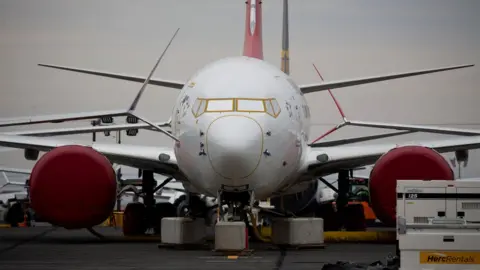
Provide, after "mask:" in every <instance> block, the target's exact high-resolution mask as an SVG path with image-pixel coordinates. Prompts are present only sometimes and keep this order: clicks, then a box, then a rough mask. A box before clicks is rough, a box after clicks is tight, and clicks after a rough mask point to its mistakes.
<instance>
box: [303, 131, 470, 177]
mask: <svg viewBox="0 0 480 270" xmlns="http://www.w3.org/2000/svg"><path fill="white" fill-rule="evenodd" d="M406 145H419V146H425V147H429V148H432V149H434V150H436V151H437V152H439V153H446V152H453V151H456V150H469V149H478V148H480V136H474V137H460V138H454V139H444V140H435V141H429V142H423V143H403V144H392V143H387V144H378V145H362V146H336V147H326V148H311V147H310V148H309V153H308V154H307V158H306V162H305V163H304V164H303V166H302V171H303V172H304V173H306V174H307V175H311V176H314V177H315V176H324V175H328V174H331V173H336V172H338V171H339V170H340V169H350V168H355V167H360V166H367V165H371V164H374V163H375V162H376V161H377V160H378V159H379V158H380V157H381V156H382V155H383V154H385V153H386V152H388V151H389V150H391V149H393V148H395V147H399V146H406Z"/></svg>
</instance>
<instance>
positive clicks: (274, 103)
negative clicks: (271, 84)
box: [270, 99, 280, 117]
mask: <svg viewBox="0 0 480 270" xmlns="http://www.w3.org/2000/svg"><path fill="white" fill-rule="evenodd" d="M270 102H272V107H273V112H274V115H273V116H274V117H277V116H278V115H279V114H280V105H278V101H277V100H276V99H271V100H270Z"/></svg>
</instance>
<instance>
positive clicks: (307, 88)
mask: <svg viewBox="0 0 480 270" xmlns="http://www.w3.org/2000/svg"><path fill="white" fill-rule="evenodd" d="M473 66H474V65H461V66H451V67H444V68H436V69H425V70H417V71H413V72H406V73H395V74H389V75H383V76H374V77H365V78H357V79H350V80H342V81H333V82H323V83H317V84H308V85H300V86H299V88H300V90H301V91H302V92H303V93H304V94H307V93H313V92H319V91H327V90H329V89H336V88H343V87H348V86H354V85H360V84H367V83H374V82H381V81H387V80H393V79H400V78H405V77H411V76H418V75H424V74H429V73H435V72H441V71H447V70H453V69H460V68H467V67H473Z"/></svg>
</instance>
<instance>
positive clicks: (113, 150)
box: [0, 134, 178, 175]
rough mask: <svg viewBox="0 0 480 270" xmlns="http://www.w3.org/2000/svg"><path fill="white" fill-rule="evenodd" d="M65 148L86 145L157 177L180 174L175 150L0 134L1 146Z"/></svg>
mask: <svg viewBox="0 0 480 270" xmlns="http://www.w3.org/2000/svg"><path fill="white" fill-rule="evenodd" d="M65 145H83V146H88V147H92V148H93V149H95V150H96V151H98V152H100V153H102V154H103V155H105V156H106V157H107V158H108V159H109V160H110V161H111V162H112V163H117V164H120V165H126V166H129V167H135V168H139V169H143V170H152V171H154V172H156V173H162V174H168V175H174V174H176V173H178V166H177V160H176V157H175V154H174V152H173V149H171V148H167V147H156V146H142V145H129V144H111V143H99V142H84V143H78V142H74V141H68V140H58V139H52V138H38V137H30V136H19V135H3V134H0V146H5V147H12V148H20V149H33V150H38V151H50V150H51V149H53V148H55V147H59V146H65ZM160 154H164V155H168V156H169V159H168V160H167V161H164V160H160V159H159V156H160Z"/></svg>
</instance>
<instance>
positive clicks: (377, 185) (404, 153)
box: [369, 146, 454, 226]
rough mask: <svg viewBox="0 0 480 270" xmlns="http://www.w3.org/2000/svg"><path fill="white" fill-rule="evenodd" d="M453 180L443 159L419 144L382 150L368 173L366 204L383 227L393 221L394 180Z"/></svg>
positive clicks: (395, 197)
mask: <svg viewBox="0 0 480 270" xmlns="http://www.w3.org/2000/svg"><path fill="white" fill-rule="evenodd" d="M433 179H435V180H454V174H453V171H452V169H451V167H450V165H449V164H448V162H447V161H446V160H445V158H444V157H443V156H442V155H440V154H439V153H438V152H436V151H435V150H433V149H430V148H427V147H423V146H402V147H398V148H394V149H392V150H390V151H389V152H387V153H385V154H384V155H383V156H382V157H380V159H378V161H377V162H376V163H375V165H374V167H373V169H372V171H371V172H370V182H369V183H370V184H369V186H370V187H369V189H370V204H371V207H372V209H373V211H374V213H375V215H376V216H377V218H378V219H379V220H380V221H382V222H383V223H384V224H385V225H387V226H395V224H396V201H397V196H396V185H397V180H433Z"/></svg>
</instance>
